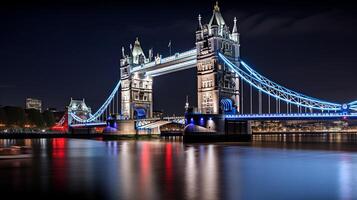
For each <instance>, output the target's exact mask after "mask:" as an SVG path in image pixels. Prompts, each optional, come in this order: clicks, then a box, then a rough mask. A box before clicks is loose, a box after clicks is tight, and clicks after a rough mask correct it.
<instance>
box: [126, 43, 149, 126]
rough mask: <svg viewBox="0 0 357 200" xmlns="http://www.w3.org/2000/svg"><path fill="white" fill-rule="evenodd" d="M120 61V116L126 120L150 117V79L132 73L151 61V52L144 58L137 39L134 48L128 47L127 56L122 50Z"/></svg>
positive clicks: (137, 73) (143, 75) (140, 74)
mask: <svg viewBox="0 0 357 200" xmlns="http://www.w3.org/2000/svg"><path fill="white" fill-rule="evenodd" d="M122 57H123V58H122V59H121V60H120V79H121V114H122V115H123V117H124V118H126V119H140V118H151V117H152V109H153V104H152V83H153V80H152V77H150V76H146V75H145V74H144V73H139V72H132V71H133V69H134V68H135V67H140V66H141V65H143V64H145V63H148V62H150V61H151V60H152V50H151V49H150V50H149V55H148V58H147V57H146V56H145V54H144V52H143V50H142V48H141V45H140V42H139V40H138V38H136V41H135V43H134V47H133V46H132V45H130V52H129V55H126V54H125V52H124V47H123V48H122Z"/></svg>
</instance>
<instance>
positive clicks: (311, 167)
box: [0, 139, 357, 200]
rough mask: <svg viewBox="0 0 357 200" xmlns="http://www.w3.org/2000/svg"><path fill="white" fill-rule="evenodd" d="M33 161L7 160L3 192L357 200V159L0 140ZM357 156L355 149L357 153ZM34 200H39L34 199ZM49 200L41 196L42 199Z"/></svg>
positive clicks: (167, 145) (325, 147) (0, 173)
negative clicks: (26, 150) (28, 152)
mask: <svg viewBox="0 0 357 200" xmlns="http://www.w3.org/2000/svg"><path fill="white" fill-rule="evenodd" d="M15 144H16V145H29V146H31V147H33V152H34V156H33V158H31V159H22V160H0V180H1V181H0V188H1V189H0V190H1V192H4V191H5V190H6V191H8V192H19V191H20V192H24V193H26V191H34V193H36V192H41V193H44V194H46V192H50V194H49V195H56V194H60V195H61V197H72V196H73V195H77V194H79V195H80V196H81V197H82V199H95V198H101V199H284V200H285V199H357V191H356V190H355V188H357V174H356V173H355V172H356V170H357V151H355V150H349V151H341V150H339V149H335V150H334V148H333V147H331V144H319V148H318V149H316V148H313V147H314V145H315V144H303V143H301V144H299V145H298V147H299V148H296V146H293V145H292V147H290V146H291V145H290V144H289V143H286V144H283V145H282V143H279V144H280V145H274V144H272V145H261V144H260V143H253V144H237V143H229V144H183V143H181V142H176V141H171V140H170V141H159V140H154V141H96V140H78V139H46V140H44V139H33V140H0V146H11V145H15ZM352 149H353V148H352ZM29 195H34V196H36V195H35V194H32V193H29ZM40 197H41V196H40Z"/></svg>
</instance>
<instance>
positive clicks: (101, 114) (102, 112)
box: [69, 81, 121, 123]
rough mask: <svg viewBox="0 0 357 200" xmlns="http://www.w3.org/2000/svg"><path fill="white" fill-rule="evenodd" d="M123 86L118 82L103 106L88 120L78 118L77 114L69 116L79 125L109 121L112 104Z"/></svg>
mask: <svg viewBox="0 0 357 200" xmlns="http://www.w3.org/2000/svg"><path fill="white" fill-rule="evenodd" d="M120 85H121V81H118V83H117V84H116V86H115V87H114V89H113V91H112V93H111V94H110V95H109V97H108V98H107V99H106V101H105V102H104V103H103V105H102V106H101V107H100V108H99V109H98V110H97V111H96V112H95V113H94V114H93V115H91V116H90V117H89V118H88V119H82V118H80V117H79V116H77V115H76V114H75V113H69V115H70V116H71V117H72V118H73V120H74V121H76V122H79V123H90V122H97V121H104V118H105V119H107V118H108V117H109V115H108V111H109V113H110V109H111V104H113V100H114V97H115V95H116V94H117V93H118V90H119V87H120Z"/></svg>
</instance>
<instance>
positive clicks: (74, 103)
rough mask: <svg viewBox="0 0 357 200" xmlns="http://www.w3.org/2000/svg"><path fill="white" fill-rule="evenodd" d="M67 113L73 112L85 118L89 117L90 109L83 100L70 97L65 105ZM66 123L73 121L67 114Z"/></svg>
mask: <svg viewBox="0 0 357 200" xmlns="http://www.w3.org/2000/svg"><path fill="white" fill-rule="evenodd" d="M67 113H73V114H74V115H76V116H78V117H79V118H81V119H83V120H85V119H89V118H90V116H91V114H92V109H91V108H90V107H89V106H87V104H86V103H85V100H84V99H83V100H75V99H73V98H71V102H69V105H68V107H67ZM67 120H68V124H72V122H73V121H74V120H73V119H72V116H71V115H68V119H67Z"/></svg>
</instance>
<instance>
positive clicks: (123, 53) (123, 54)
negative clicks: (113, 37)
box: [121, 47, 125, 58]
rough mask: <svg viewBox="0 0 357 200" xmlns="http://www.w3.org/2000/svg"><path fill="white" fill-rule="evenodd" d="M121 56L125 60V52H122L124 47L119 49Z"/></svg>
mask: <svg viewBox="0 0 357 200" xmlns="http://www.w3.org/2000/svg"><path fill="white" fill-rule="evenodd" d="M121 54H122V56H123V58H125V50H124V47H121Z"/></svg>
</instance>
